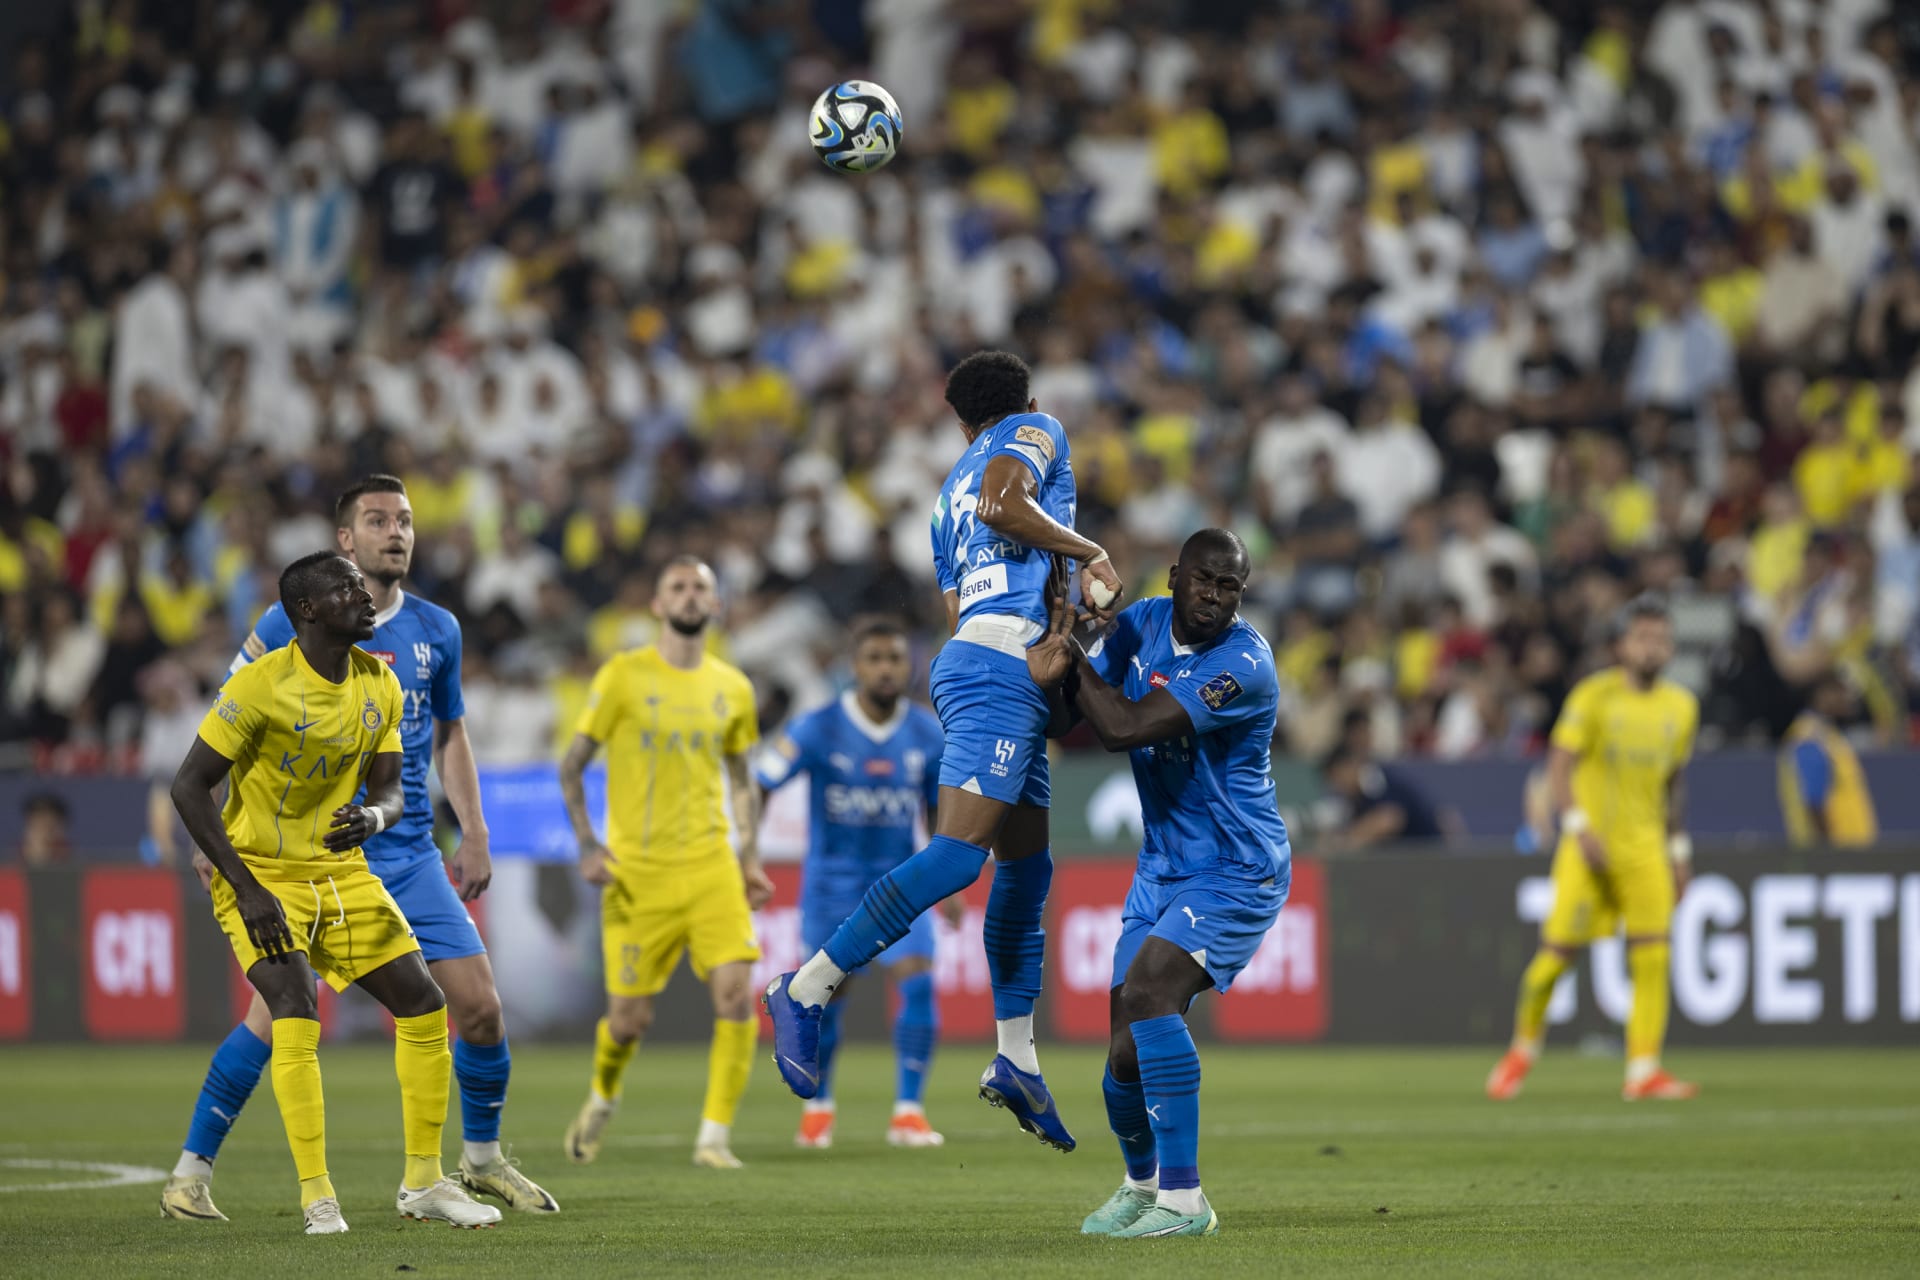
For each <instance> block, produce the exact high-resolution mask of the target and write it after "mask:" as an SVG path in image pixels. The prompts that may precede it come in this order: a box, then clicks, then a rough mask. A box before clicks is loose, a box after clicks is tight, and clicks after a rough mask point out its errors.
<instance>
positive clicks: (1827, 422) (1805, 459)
mask: <svg viewBox="0 0 1920 1280" xmlns="http://www.w3.org/2000/svg"><path fill="white" fill-rule="evenodd" d="M1793 487H1794V488H1795V489H1796V490H1798V491H1799V494H1800V506H1801V508H1802V509H1803V510H1804V511H1805V512H1806V515H1807V519H1808V520H1810V521H1812V522H1813V526H1814V527H1815V528H1816V529H1831V528H1834V527H1835V526H1837V525H1841V524H1844V523H1845V522H1846V520H1847V517H1848V516H1850V515H1851V514H1853V507H1854V503H1855V502H1857V501H1858V500H1859V498H1860V496H1861V487H1860V450H1859V448H1858V447H1857V446H1855V445H1853V444H1851V443H1849V442H1848V441H1847V438H1846V429H1845V427H1844V425H1843V424H1842V422H1841V419H1840V411H1839V410H1838V409H1837V408H1834V409H1828V410H1827V411H1825V412H1824V413H1822V414H1821V415H1820V416H1819V417H1817V418H1815V419H1814V422H1813V439H1812V441H1811V442H1810V443H1809V444H1808V445H1807V447H1806V448H1805V449H1803V450H1801V453H1800V457H1799V459H1798V460H1797V461H1796V462H1795V463H1794V464H1793Z"/></svg>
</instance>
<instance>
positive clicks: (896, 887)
mask: <svg viewBox="0 0 1920 1280" xmlns="http://www.w3.org/2000/svg"><path fill="white" fill-rule="evenodd" d="M1028 381H1029V374H1028V371H1027V366H1026V365H1025V364H1023V363H1021V361H1020V360H1019V359H1018V358H1017V357H1015V356H1011V355H1008V354H1007V353H1006V352H1004V351H980V352H976V353H974V354H973V355H971V356H968V357H967V358H966V359H965V360H962V361H961V362H960V363H959V364H958V365H956V366H955V367H954V370H953V372H952V373H951V374H950V375H949V376H948V378H947V403H948V404H949V405H951V406H952V407H953V411H954V414H955V416H957V417H958V418H959V419H960V430H961V432H962V434H963V435H965V436H966V440H967V444H966V451H965V452H964V453H962V454H961V455H960V460H959V461H958V462H956V463H955V464H954V466H953V470H952V471H951V472H950V473H949V474H948V476H947V482H946V484H945V486H943V488H942V489H941V492H940V497H939V499H938V501H937V502H936V503H935V504H934V509H933V563H934V569H935V571H936V573H937V575H938V577H939V580H940V587H941V589H942V591H944V592H945V594H946V602H947V623H948V625H949V626H950V627H951V628H952V631H953V639H952V641H951V642H949V643H948V644H947V645H946V646H945V647H944V648H942V649H941V651H940V655H939V657H937V658H935V659H934V663H933V705H934V708H935V710H937V711H938V712H939V713H940V724H941V727H942V729H943V730H945V733H946V752H945V754H944V755H943V756H942V757H941V761H940V802H939V811H938V817H937V831H936V834H935V835H934V837H933V840H932V841H931V842H930V843H929V844H928V845H927V847H926V848H924V849H922V850H921V851H920V852H919V853H916V854H915V855H914V856H913V857H911V858H909V859H907V861H905V862H903V863H901V864H900V865H899V866H898V867H895V868H894V869H893V870H892V871H890V872H888V873H887V874H886V875H885V876H883V877H882V878H881V879H880V880H878V881H876V882H875V883H874V885H873V887H872V888H871V889H869V890H868V891H867V894H866V896H865V897H864V898H863V899H861V902H860V906H859V907H858V909H856V910H855V911H854V913H853V914H852V915H850V916H848V917H847V919H846V920H845V921H844V922H843V923H842V924H841V925H840V927H839V928H838V929H837V930H835V931H834V934H833V936H832V937H831V938H829V939H828V940H827V942H826V945H825V946H824V947H822V948H821V949H820V950H819V951H818V952H816V953H815V954H814V955H813V957H812V958H811V959H809V960H808V961H807V962H806V964H805V965H803V966H801V968H800V969H799V971H798V972H795V973H788V974H782V975H780V976H779V977H778V978H776V979H774V980H773V982H772V983H770V984H769V985H768V987H767V993H766V997H765V1004H766V1008H767V1012H768V1014H769V1016H770V1017H771V1018H772V1020H773V1039H774V1063H775V1065H777V1066H778V1067H779V1069H780V1078H781V1079H783V1080H785V1081H786V1082H787V1087H788V1088H790V1089H792V1090H793V1091H794V1092H795V1093H796V1094H798V1095H799V1096H800V1097H802V1098H811V1097H813V1096H814V1095H815V1094H816V1093H818V1091H819V1089H820V1025H821V1015H822V1011H823V1010H824V1009H825V1007H826V1005H827V1002H828V1001H829V1000H831V999H832V998H833V993H834V990H835V989H836V988H837V987H838V986H839V985H840V983H841V982H842V981H843V980H844V979H845V978H846V976H847V974H849V973H851V972H853V971H854V970H855V969H858V968H860V967H861V966H863V965H866V964H868V963H870V962H871V961H872V960H873V959H874V957H876V956H878V955H879V954H880V953H881V952H882V951H884V950H886V949H887V948H888V947H889V946H892V945H893V944H894V943H896V942H898V941H899V940H900V939H901V938H904V937H905V936H906V935H907V933H908V931H909V930H910V929H911V928H912V927H913V922H914V921H915V920H917V919H918V918H919V917H920V915H921V913H922V912H924V911H926V910H927V908H929V907H931V906H933V905H934V904H935V903H937V902H941V901H943V900H945V899H946V898H949V897H951V896H953V895H954V894H956V893H958V892H959V891H960V890H962V889H964V888H966V887H967V886H968V885H970V884H972V883H973V882H974V881H975V880H976V879H978V878H979V875H980V868H981V866H982V864H983V863H984V862H985V861H986V858H987V855H988V852H989V851H991V852H992V854H993V858H994V874H993V890H992V893H991V895H990V896H989V897H988V900H987V916H986V924H985V929H984V930H983V938H984V941H985V943H986V951H987V972H988V976H989V977H990V978H991V979H992V982H993V1017H994V1025H995V1033H996V1039H997V1041H998V1044H999V1053H998V1054H997V1055H996V1056H995V1058H994V1060H993V1062H992V1063H991V1064H990V1065H989V1066H988V1067H987V1070H986V1073H985V1074H984V1075H982V1076H981V1078H980V1096H981V1098H983V1099H985V1100H986V1101H987V1102H990V1103H992V1104H993V1105H995V1106H1000V1107H1006V1108H1007V1109H1008V1110H1010V1111H1012V1112H1013V1115H1014V1118H1015V1119H1016V1120H1018V1121H1019V1123H1020V1127H1021V1128H1023V1129H1025V1130H1026V1131H1027V1132H1028V1133H1031V1134H1033V1135H1034V1136H1035V1137H1037V1138H1039V1139H1040V1140H1041V1141H1042V1142H1045V1143H1046V1144H1048V1145H1049V1146H1052V1147H1055V1148H1057V1149H1059V1150H1062V1151H1071V1150H1073V1136H1072V1135H1071V1134H1070V1133H1068V1132H1067V1128H1066V1125H1065V1124H1063V1123H1062V1122H1061V1119H1060V1109H1059V1107H1058V1106H1057V1105H1055V1103H1054V1101H1053V1096H1052V1095H1051V1094H1050V1093H1049V1092H1048V1091H1047V1085H1046V1081H1045V1080H1043V1079H1042V1078H1041V1076H1040V1061H1039V1058H1038V1056H1037V1055H1036V1053H1035V1050H1034V1044H1033V1002H1034V998H1035V997H1036V996H1038V995H1039V993H1040V961H1041V955H1042V952H1043V950H1044V945H1045V935H1044V934H1043V933H1042V931H1041V928H1040V916H1041V912H1042V910H1043V909H1044V908H1045V906H1046V901H1047V888H1048V886H1049V884H1050V883H1051V882H1052V879H1053V858H1052V856H1051V855H1050V854H1049V853H1048V851H1047V806H1048V802H1049V797H1050V792H1049V789H1048V781H1047V752H1046V727H1047V721H1048V718H1049V714H1050V707H1049V701H1048V696H1047V694H1046V692H1045V691H1044V690H1042V689H1041V688H1040V687H1039V686H1038V685H1036V684H1035V683H1034V682H1033V678H1032V676H1030V675H1029V674H1028V671H1027V662H1026V652H1027V647H1028V646H1029V645H1031V644H1033V643H1034V642H1035V641H1036V640H1039V639H1040V638H1041V637H1042V636H1043V635H1045V634H1046V631H1047V617H1048V614H1047V609H1048V601H1049V600H1050V599H1051V597H1052V594H1054V592H1055V591H1056V590H1057V588H1056V587H1054V586H1053V585H1052V584H1053V582H1054V576H1055V575H1054V568H1055V564H1056V562H1058V561H1066V560H1072V561H1078V562H1079V564H1080V565H1081V570H1080V572H1081V594H1082V597H1083V598H1084V599H1087V600H1089V601H1092V600H1093V599H1094V598H1095V595H1096V588H1095V584H1098V592H1102V593H1105V594H1104V596H1102V598H1104V599H1106V600H1107V603H1108V606H1109V607H1108V609H1104V610H1098V611H1096V612H1097V613H1098V614H1099V616H1101V617H1102V618H1103V619H1104V618H1106V617H1110V616H1111V613H1110V608H1111V605H1112V602H1113V600H1114V599H1117V598H1118V596H1119V594H1120V579H1119V577H1118V576H1117V575H1116V574H1115V573H1114V571H1113V566H1112V564H1110V563H1109V562H1108V558H1107V553H1106V552H1105V551H1104V550H1103V549H1102V548H1101V547H1099V546H1098V545H1097V544H1095V543H1093V542H1090V541H1088V540H1087V539H1086V538H1083V537H1081V536H1080V535H1079V534H1077V533H1075V532H1074V531H1073V518H1074V507H1075V496H1074V483H1073V466H1072V463H1071V460H1070V459H1069V457H1068V451H1067V437H1066V433H1065V432H1064V431H1062V430H1061V428H1060V424H1059V423H1058V422H1057V421H1055V420H1054V419H1052V418H1050V417H1048V416H1047V415H1046V414H1044V413H1040V412H1038V406H1037V405H1036V404H1035V403H1034V402H1033V401H1032V400H1030V399H1028V397H1027V387H1028Z"/></svg>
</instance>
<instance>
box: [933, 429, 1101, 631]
mask: <svg viewBox="0 0 1920 1280" xmlns="http://www.w3.org/2000/svg"><path fill="white" fill-rule="evenodd" d="M974 517H975V518H976V519H978V520H979V521H980V523H981V524H984V525H986V526H987V527H988V528H989V529H992V530H993V531H994V532H995V533H998V534H1001V535H1002V536H1004V537H1007V538H1011V539H1012V540H1013V541H1015V542H1018V543H1020V544H1022V545H1023V546H1029V547H1035V548H1037V549H1039V550H1041V551H1050V552H1052V553H1053V554H1055V555H1061V556H1067V557H1069V558H1071V559H1074V560H1078V561H1079V562H1080V566H1081V568H1080V573H1081V583H1082V598H1083V599H1084V600H1085V601H1086V602H1087V605H1088V607H1089V608H1093V597H1092V594H1091V588H1090V584H1091V583H1094V582H1098V583H1099V584H1100V585H1101V587H1102V588H1104V589H1105V590H1107V591H1110V592H1112V593H1113V594H1112V598H1111V599H1109V601H1108V604H1107V606H1106V607H1103V608H1098V609H1094V610H1093V611H1094V612H1095V613H1096V614H1097V615H1098V616H1100V617H1102V618H1108V617H1112V616H1113V615H1112V611H1111V606H1112V603H1113V600H1114V599H1118V597H1119V595H1120V575H1119V574H1117V573H1115V572H1114V571H1113V565H1112V563H1111V562H1110V561H1109V560H1108V559H1107V553H1106V551H1105V550H1104V549H1103V548H1102V547H1101V546H1100V544H1099V543H1097V542H1094V541H1093V540H1092V539H1090V538H1083V537H1081V536H1080V535H1079V534H1077V533H1075V532H1074V531H1073V530H1071V529H1069V528H1067V526H1065V525H1063V524H1061V523H1060V522H1059V521H1058V520H1055V519H1054V518H1053V517H1052V516H1050V515H1048V514H1047V512H1046V509H1045V508H1044V507H1042V506H1041V505H1040V498H1039V481H1038V480H1037V479H1036V478H1035V476H1034V471H1033V468H1032V466H1030V465H1029V464H1028V463H1027V462H1024V461H1022V459H1021V458H1020V457H1019V456H1017V455H1014V454H1010V453H1007V454H1001V455H999V456H998V457H995V458H993V459H991V460H989V461H988V463H987V470H986V474H985V475H984V476H983V477H982V478H981V481H980V503H979V506H978V507H976V508H975V509H974ZM950 616H952V615H951V614H950Z"/></svg>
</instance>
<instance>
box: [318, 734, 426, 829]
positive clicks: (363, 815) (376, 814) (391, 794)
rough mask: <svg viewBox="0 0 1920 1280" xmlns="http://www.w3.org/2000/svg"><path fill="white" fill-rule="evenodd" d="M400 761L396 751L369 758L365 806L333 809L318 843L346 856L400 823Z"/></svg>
mask: <svg viewBox="0 0 1920 1280" xmlns="http://www.w3.org/2000/svg"><path fill="white" fill-rule="evenodd" d="M400 761H401V755H400V753H399V752H398V751H383V752H381V753H380V754H379V755H377V756H375V757H374V758H373V764H372V766H371V767H369V768H368V770H367V799H366V803H365V804H343V805H341V806H340V807H339V808H338V809H335V810H334V811H333V821H332V822H329V823H328V824H327V834H326V835H325V836H323V837H321V841H320V843H322V844H323V845H325V846H326V847H327V848H328V849H330V850H331V851H333V852H334V853H346V852H347V851H349V850H351V849H358V848H359V847H360V846H361V845H363V844H365V843H366V842H367V841H369V840H371V839H373V838H374V837H375V836H377V835H379V834H380V833H381V832H382V831H385V830H386V829H387V828H388V827H390V826H392V825H393V824H394V823H396V822H398V821H400V815H401V814H402V813H404V812H406V807H407V796H406V792H404V791H403V790H401V788H400Z"/></svg>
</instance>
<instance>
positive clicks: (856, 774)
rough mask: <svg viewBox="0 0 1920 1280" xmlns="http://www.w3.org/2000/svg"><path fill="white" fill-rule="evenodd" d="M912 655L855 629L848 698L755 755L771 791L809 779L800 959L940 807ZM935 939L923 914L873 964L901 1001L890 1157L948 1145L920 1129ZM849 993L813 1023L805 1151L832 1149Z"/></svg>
mask: <svg viewBox="0 0 1920 1280" xmlns="http://www.w3.org/2000/svg"><path fill="white" fill-rule="evenodd" d="M911 652H912V651H911V650H910V648H909V647H908V644H907V631H906V628H905V627H904V626H902V625H901V624H900V623H899V622H897V621H894V620H892V619H885V618H883V619H876V620H874V621H871V622H867V623H864V624H862V625H861V626H859V627H857V628H855V630H854V633H853V681H854V687H853V688H852V689H850V690H848V691H847V692H845V693H843V694H841V695H840V697H839V698H838V699H836V700H835V701H833V702H830V703H828V704H827V705H826V706H824V707H821V708H819V709H818V710H816V711H811V712H808V713H807V714H806V715H803V716H801V717H799V718H798V719H796V720H795V721H794V722H793V723H792V724H790V725H788V726H787V728H786V731H785V732H784V733H782V734H781V735H780V736H779V737H778V738H777V739H775V741H774V742H773V744H772V745H771V746H770V747H769V748H768V749H767V750H765V751H763V752H761V753H760V761H761V763H760V767H759V769H758V770H756V777H757V779H758V781H759V783H760V785H761V786H762V787H764V788H766V789H767V790H768V791H773V790H776V789H778V788H780V787H782V786H785V785H786V784H787V783H788V782H789V781H791V780H792V779H793V777H794V776H795V775H796V774H799V773H803V772H804V773H805V774H806V775H807V778H808V802H807V814H808V825H809V831H808V839H807V859H806V863H805V865H804V866H803V868H802V873H801V882H800V940H801V945H802V949H803V950H805V951H807V952H812V951H815V950H818V949H819V947H820V945H821V943H823V942H825V941H826V940H827V936H828V935H829V934H831V933H832V932H833V930H834V928H835V927H836V926H837V925H838V924H839V923H840V922H841V921H842V920H844V919H846V918H847V916H849V915H851V914H852V912H853V910H854V908H855V907H857V906H859V905H860V897H861V895H862V894H864V893H865V892H866V891H867V890H868V889H869V888H871V887H872V885H873V882H874V881H876V880H878V879H879V878H880V877H881V876H883V875H885V874H886V873H887V872H889V871H891V870H893V869H894V868H895V867H897V866H899V865H900V864H901V863H902V862H905V861H906V860H907V859H908V858H910V857H912V856H913V852H914V845H915V844H916V843H917V841H916V839H915V826H916V823H917V819H918V818H919V817H920V815H921V814H922V813H925V814H927V815H928V817H929V819H930V820H931V817H932V815H933V813H934V806H935V805H936V804H937V803H938V801H939V795H940V784H939V776H940V749H941V744H942V738H941V734H940V721H939V719H938V718H937V717H936V716H934V714H933V713H932V712H930V711H928V710H926V709H925V708H923V707H918V706H915V705H914V704H913V703H911V702H909V701H908V700H907V699H906V698H905V697H904V696H902V695H903V694H904V693H905V692H906V688H907V683H908V679H909V676H910V674H911V669H910V667H909V662H910V658H911ZM929 825H931V821H929ZM942 909H943V911H946V913H947V917H948V919H949V920H950V921H952V922H953V923H956V924H957V923H959V919H958V917H959V916H960V914H961V912H962V911H963V910H964V908H963V907H962V905H961V903H960V900H959V899H958V898H948V899H947V900H946V902H945V903H943V904H942ZM933 935H934V925H933V916H932V915H931V914H929V913H926V912H922V913H921V914H920V915H919V916H918V917H916V918H915V920H914V922H913V927H912V928H911V929H910V930H909V931H908V932H907V936H906V937H904V938H902V939H900V941H898V942H896V943H894V944H893V945H892V946H890V947H888V948H887V949H886V950H885V951H883V952H881V953H880V958H879V961H878V963H879V965H880V967H881V968H882V969H884V970H885V971H886V974H887V977H888V978H890V979H892V981H893V982H894V983H895V985H896V986H897V987H898V989H899V993H900V1009H899V1012H898V1013H897V1014H896V1015H895V1017H894V1022H893V1048H894V1053H895V1055H896V1059H897V1064H898V1071H899V1076H898V1081H899V1082H898V1086H897V1088H896V1090H895V1093H894V1103H893V1120H892V1123H891V1124H889V1125H888V1127H887V1141H888V1142H889V1143H891V1144H892V1145H894V1146H896V1147H937V1146H939V1145H940V1144H941V1143H942V1142H944V1141H945V1139H944V1138H942V1137H941V1136H940V1135H939V1134H938V1133H936V1132H934V1129H933V1126H932V1125H930V1124H928V1123H927V1116H926V1111H925V1109H924V1108H923V1106H922V1102H921V1095H922V1092H923V1090H924V1088H925V1085H926V1078H927V1071H928V1070H929V1069H930V1068H931V1066H932V1064H933V1047H934V1042H935V1040H936V1039H937V1038H938V1036H939V1011H938V1008H937V1006H936V1005H935V1002H934V992H933ZM848 978H849V980H851V978H852V975H851V974H849V975H848ZM846 991H847V983H846V982H842V983H841V984H840V988H839V990H838V991H837V992H835V996H836V999H834V1000H833V1001H832V1002H831V1003H829V1004H828V1005H827V1007H826V1011H825V1013H824V1015H823V1016H822V1018H821V1020H820V1090H819V1092H818V1093H816V1094H815V1095H814V1096H813V1097H812V1098H810V1099H808V1100H807V1102H806V1104H805V1107H804V1108H803V1110H802V1112H801V1116H800V1132H799V1133H798V1134H797V1135H796V1136H795V1138H794V1142H795V1143H796V1144H797V1145H799V1146H802V1147H828V1146H831V1145H833V1120H834V1104H833V1051H834V1047H835V1046H836V1045H837V1044H838V1043H839V1040H840V1015H841V1010H842V1009H843V1007H844V1004H845V996H846Z"/></svg>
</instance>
